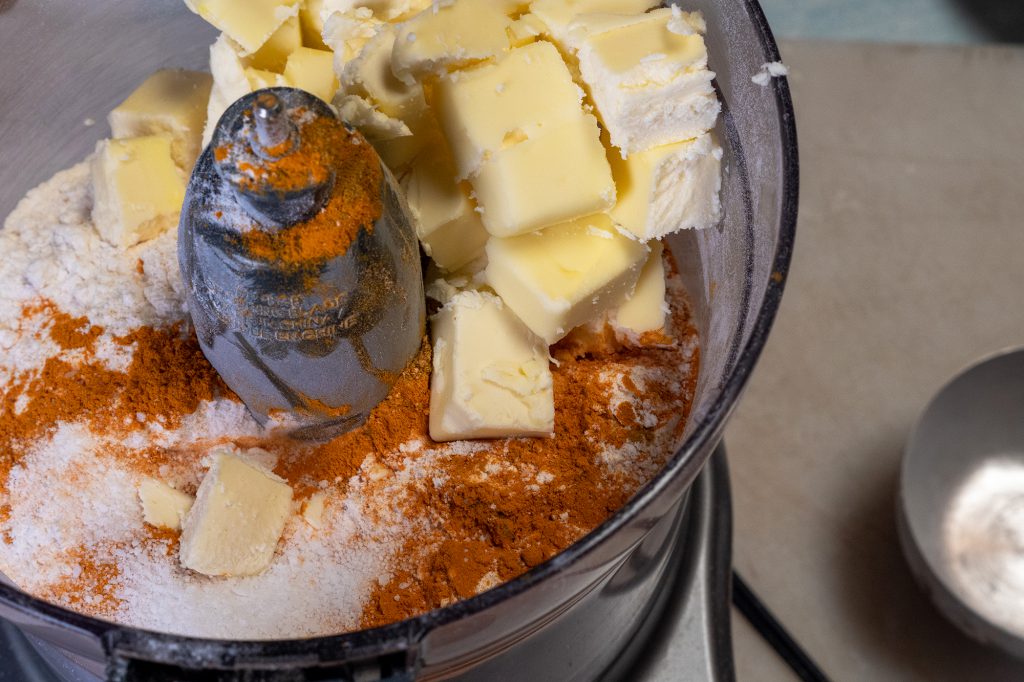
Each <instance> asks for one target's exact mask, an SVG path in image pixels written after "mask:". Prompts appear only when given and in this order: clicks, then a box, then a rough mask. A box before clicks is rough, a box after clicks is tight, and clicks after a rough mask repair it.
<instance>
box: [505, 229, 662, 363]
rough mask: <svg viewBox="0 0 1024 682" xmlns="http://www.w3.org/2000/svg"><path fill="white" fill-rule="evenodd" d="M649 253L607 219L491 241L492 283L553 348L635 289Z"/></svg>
mask: <svg viewBox="0 0 1024 682" xmlns="http://www.w3.org/2000/svg"><path fill="white" fill-rule="evenodd" d="M649 252H650V249H649V248H648V247H647V246H646V245H645V244H643V243H641V242H638V241H636V240H633V239H630V238H628V237H625V236H623V235H622V234H621V233H620V232H619V231H618V229H617V228H616V225H615V224H614V223H613V222H612V220H611V219H610V218H609V217H608V216H607V215H604V214H597V215H593V216H589V217H587V218H582V219H580V220H576V221H574V222H571V223H565V224H563V225H557V226H555V227H549V228H547V229H545V230H542V231H540V232H536V233H534V234H526V235H521V236H518V237H511V238H506V239H498V238H493V237H492V238H491V239H490V241H488V242H487V259H488V262H487V281H488V283H489V284H490V285H491V287H493V288H494V290H495V291H496V292H498V295H499V296H501V298H502V300H504V301H505V303H506V304H507V305H508V306H509V307H510V308H511V309H512V310H513V311H514V312H515V313H516V315H518V316H519V318H520V319H521V320H522V321H523V322H525V323H526V325H527V326H528V327H529V328H530V329H531V330H533V332H534V333H535V334H537V335H538V336H540V337H541V338H543V339H544V340H545V341H546V342H547V343H549V344H552V343H555V342H556V341H558V340H559V339H561V338H562V337H564V336H565V335H566V334H568V333H569V332H570V331H571V330H572V329H573V328H574V327H578V326H579V325H581V324H584V323H586V322H589V321H590V320H593V319H596V318H597V317H598V316H600V315H601V314H603V313H604V312H606V311H607V310H609V309H610V308H612V307H614V306H615V305H617V304H618V303H619V302H620V301H623V300H624V299H625V298H626V296H628V295H629V294H630V293H631V292H632V291H633V288H634V287H635V286H636V283H637V279H638V278H639V277H640V270H641V269H642V268H643V265H644V263H645V262H646V259H647V255H648V253H649Z"/></svg>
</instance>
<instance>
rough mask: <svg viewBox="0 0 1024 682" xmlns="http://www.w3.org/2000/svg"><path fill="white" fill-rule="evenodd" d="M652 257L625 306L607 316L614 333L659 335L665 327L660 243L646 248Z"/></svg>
mask: <svg viewBox="0 0 1024 682" xmlns="http://www.w3.org/2000/svg"><path fill="white" fill-rule="evenodd" d="M649 246H650V249H651V255H650V256H648V257H647V262H646V263H645V264H644V267H643V270H641V271H640V279H638V280H637V283H636V288H635V289H633V293H632V294H630V295H629V298H628V299H626V302H625V303H622V304H621V305H619V307H618V308H616V309H615V310H613V311H612V312H611V314H610V315H609V316H608V318H609V321H610V322H611V324H612V327H613V328H615V330H616V331H617V332H620V333H625V334H626V335H627V336H630V337H638V336H640V335H641V334H644V333H646V332H653V331H659V330H661V329H663V328H664V327H665V313H666V312H667V310H666V303H665V262H664V260H663V259H662V253H663V252H664V247H663V246H662V244H661V242H659V241H654V242H651V243H650V244H649Z"/></svg>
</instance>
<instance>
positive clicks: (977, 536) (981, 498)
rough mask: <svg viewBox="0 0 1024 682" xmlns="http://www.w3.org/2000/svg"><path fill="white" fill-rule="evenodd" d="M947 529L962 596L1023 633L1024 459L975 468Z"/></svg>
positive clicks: (988, 615)
mask: <svg viewBox="0 0 1024 682" xmlns="http://www.w3.org/2000/svg"><path fill="white" fill-rule="evenodd" d="M943 534H944V539H945V547H946V551H947V552H948V556H949V558H950V560H951V561H950V564H951V566H952V570H953V577H954V579H955V581H956V584H957V586H958V587H959V593H960V595H961V597H962V598H964V599H965V600H966V601H967V602H968V603H969V604H970V605H971V606H972V607H973V608H974V609H975V610H977V611H978V612H979V613H981V614H982V615H984V616H985V617H986V618H988V619H989V620H991V621H993V622H995V623H998V624H999V625H1001V626H1003V627H1004V628H1006V629H1007V630H1010V631H1011V632H1014V633H1016V634H1017V635H1019V636H1021V637H1024V462H1022V461H1020V460H1019V459H1016V460H1015V459H1005V460H993V461H989V462H987V463H986V464H984V465H983V466H981V467H980V468H979V469H978V470H977V471H975V472H974V473H972V474H971V475H970V476H969V477H968V478H967V480H965V481H964V483H963V484H962V486H961V488H960V490H959V491H958V492H957V494H956V497H955V499H954V501H953V505H952V506H951V508H950V510H949V512H948V515H947V516H946V519H945V521H944V524H943Z"/></svg>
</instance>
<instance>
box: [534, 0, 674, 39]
mask: <svg viewBox="0 0 1024 682" xmlns="http://www.w3.org/2000/svg"><path fill="white" fill-rule="evenodd" d="M660 5H661V0H535V2H534V3H533V4H532V5H530V12H531V13H532V14H533V15H534V16H535V17H537V19H539V20H540V21H542V22H543V23H544V25H545V26H546V27H547V32H548V34H549V35H551V36H552V37H554V38H556V39H562V38H563V37H564V36H565V35H566V34H567V33H568V31H569V24H570V23H572V20H573V19H574V18H576V16H577V15H580V14H595V13H609V14H624V15H636V14H643V13H644V12H646V11H647V10H649V9H652V8H654V7H659V6H660Z"/></svg>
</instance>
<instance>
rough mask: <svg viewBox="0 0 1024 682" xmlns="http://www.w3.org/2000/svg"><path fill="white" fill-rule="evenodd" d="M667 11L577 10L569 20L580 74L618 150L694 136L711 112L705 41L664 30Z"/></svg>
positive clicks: (714, 113)
mask: <svg viewBox="0 0 1024 682" xmlns="http://www.w3.org/2000/svg"><path fill="white" fill-rule="evenodd" d="M673 17H674V14H673V11H672V10H671V9H668V8H666V9H657V10H654V11H652V12H649V13H647V14H642V15H639V16H633V17H626V16H619V15H601V14H594V15H583V16H579V17H577V18H576V19H575V20H574V21H573V22H572V24H571V25H570V30H569V38H568V45H569V46H570V48H571V49H572V50H573V51H575V54H576V57H577V60H578V62H579V70H580V76H581V78H582V79H583V82H584V83H586V84H587V87H588V88H589V90H590V94H591V97H592V99H593V102H594V105H595V107H596V108H597V112H598V115H599V116H600V118H601V121H602V123H604V126H605V128H606V129H607V130H608V132H609V134H610V136H611V143H612V144H613V145H614V146H616V147H618V148H619V149H620V150H621V153H622V155H623V156H626V155H629V154H632V153H634V152H638V151H643V150H646V149H650V148H651V147H656V146H659V145H664V144H669V143H672V142H679V141H681V140H689V139H692V138H694V137H697V136H698V135H701V134H702V133H704V132H706V131H708V130H710V129H711V128H713V127H714V125H715V119H716V118H717V117H718V112H719V110H720V108H721V107H720V105H719V103H718V99H717V97H716V95H715V91H714V88H713V87H712V84H711V81H712V79H713V78H714V77H715V74H714V73H712V72H711V71H709V70H708V69H707V49H706V47H705V45H704V39H703V37H702V36H701V35H699V34H698V33H695V32H694V33H688V34H680V33H678V32H675V31H673V30H671V28H670V25H669V24H670V22H672V21H673ZM666 103H671V106H667V105H666Z"/></svg>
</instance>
